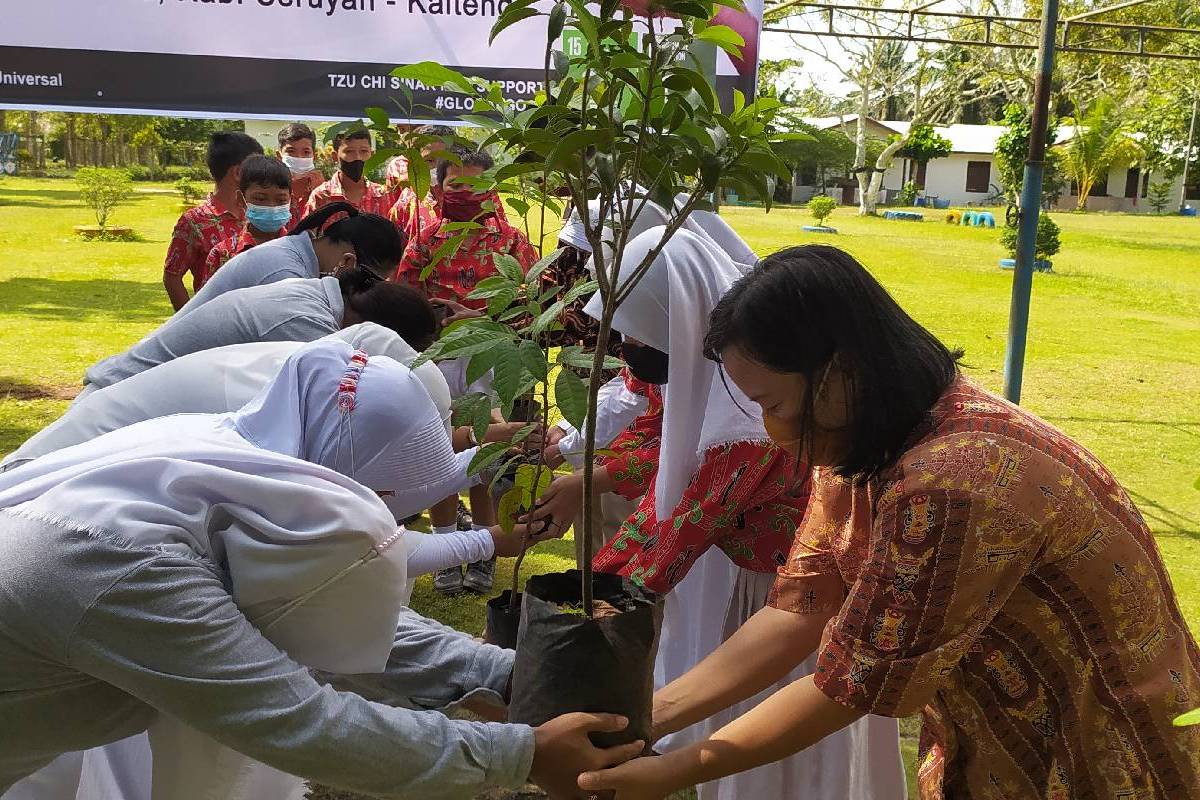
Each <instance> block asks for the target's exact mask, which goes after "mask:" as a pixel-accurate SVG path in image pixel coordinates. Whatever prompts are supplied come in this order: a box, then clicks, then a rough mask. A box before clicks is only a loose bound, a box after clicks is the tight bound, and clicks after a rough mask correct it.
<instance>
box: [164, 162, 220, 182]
mask: <svg viewBox="0 0 1200 800" xmlns="http://www.w3.org/2000/svg"><path fill="white" fill-rule="evenodd" d="M180 178H188V179H190V180H193V181H201V182H203V183H209V182H210V181H211V180H212V176H211V175H209V174H208V168H207V167H204V166H186V165H179V164H172V165H171V166H169V167H164V168H163V171H162V180H166V181H177V180H179V179H180Z"/></svg>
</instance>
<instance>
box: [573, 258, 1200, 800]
mask: <svg viewBox="0 0 1200 800" xmlns="http://www.w3.org/2000/svg"><path fill="white" fill-rule="evenodd" d="M705 349H706V352H707V353H708V354H709V355H710V357H711V358H714V359H719V361H720V363H721V364H722V365H723V369H724V371H725V373H726V374H727V375H728V377H729V378H730V380H731V381H732V382H733V383H734V384H735V385H736V386H737V387H738V388H739V390H740V391H741V392H743V393H744V394H745V395H748V396H749V397H750V398H752V399H753V401H754V402H755V404H756V405H757V406H758V407H760V408H761V409H762V413H763V415H764V418H765V419H766V420H768V421H769V422H770V425H771V429H772V431H773V433H772V435H773V436H774V437H775V438H776V439H777V440H778V442H779V445H780V447H782V448H786V449H789V450H792V451H794V452H798V453H801V454H803V455H804V456H805V457H807V458H808V459H810V460H811V461H812V463H813V464H814V465H815V472H814V479H813V484H814V485H813V500H812V504H811V507H810V509H809V512H808V515H807V516H806V518H805V520H804V523H803V525H802V526H801V528H800V530H799V531H798V532H797V536H796V541H795V545H794V547H793V549H792V552H791V554H790V555H789V557H788V561H787V563H786V565H785V566H784V568H783V569H781V570H780V574H779V579H778V581H777V583H776V585H775V588H774V591H773V593H772V596H771V600H770V604H769V607H767V608H764V609H763V610H762V611H760V612H759V613H758V614H757V615H756V616H755V617H754V618H753V619H752V620H751V621H750V622H749V623H747V624H746V625H745V626H744V627H743V628H742V629H741V630H740V631H738V633H737V634H736V635H735V636H734V637H733V638H731V639H730V640H729V641H728V642H726V644H725V645H724V646H723V647H722V648H721V649H720V650H718V651H717V652H716V653H714V654H713V655H712V656H711V657H710V658H708V659H706V660H705V661H704V662H703V663H702V664H700V665H699V666H698V667H697V668H696V669H694V670H692V671H691V672H689V673H688V674H687V675H685V676H684V677H683V678H681V679H680V680H678V681H676V682H675V683H674V684H672V685H671V686H668V687H667V688H666V689H664V690H662V691H660V692H659V693H658V694H657V695H656V697H655V711H654V717H655V725H656V727H657V728H659V729H661V730H664V731H670V730H675V729H677V728H679V727H682V726H685V725H688V724H690V723H691V722H694V721H695V720H697V719H703V718H704V717H707V716H709V715H710V714H712V713H713V712H715V711H717V710H718V709H721V708H725V707H727V706H729V705H730V704H732V703H736V702H738V701H739V700H741V699H742V698H743V697H745V696H746V695H747V694H749V693H752V692H755V691H758V690H759V689H761V688H762V687H764V686H767V685H769V684H770V683H772V682H773V681H774V680H775V679H776V676H778V675H779V674H781V673H782V672H783V671H784V670H786V669H787V668H788V667H789V666H790V665H791V664H793V663H795V662H796V661H798V660H800V659H802V658H805V657H807V656H808V655H809V654H810V653H813V652H814V651H816V652H817V663H818V665H819V668H818V669H817V671H816V672H815V673H814V674H813V675H811V676H809V677H806V678H804V679H803V680H801V681H797V682H796V683H793V684H792V685H790V686H788V687H787V688H785V689H782V690H780V691H778V692H776V693H775V694H774V695H773V696H772V697H771V698H770V699H768V700H766V701H764V702H763V703H761V704H759V705H758V706H757V707H756V708H755V709H753V710H752V711H750V712H749V713H746V714H745V715H743V716H741V717H740V718H738V719H736V720H734V721H733V722H732V723H730V724H728V725H726V726H725V727H723V728H722V729H720V730H718V731H716V732H715V733H714V734H713V735H712V736H711V737H710V738H709V739H708V740H707V741H705V742H700V743H698V744H696V745H694V746H691V747H687V748H684V749H682V750H680V751H677V752H675V753H671V754H669V755H667V756H665V757H664V758H662V759H646V760H640V761H639V762H638V763H637V764H636V765H635V766H633V767H632V768H630V769H620V770H612V771H609V772H605V773H600V774H597V775H592V776H585V777H584V778H583V779H581V785H583V786H586V787H587V788H588V789H589V790H591V791H596V790H599V789H600V788H608V789H616V790H617V791H616V798H617V800H651V799H652V798H653V799H654V800H657V799H658V798H662V797H664V796H665V795H666V794H668V793H669V792H670V791H671V789H672V787H676V786H679V787H682V786H690V785H692V784H693V783H695V782H697V781H704V780H712V779H714V778H718V777H720V776H723V775H728V774H731V773H735V772H739V771H742V770H746V769H752V768H754V767H757V766H758V765H760V764H764V763H768V762H771V761H774V760H775V759H778V758H783V757H786V756H788V755H789V754H791V753H794V752H797V751H799V750H802V749H804V748H806V747H811V746H813V745H814V744H816V743H818V742H820V741H821V740H822V739H823V738H824V737H828V736H836V735H840V734H838V733H836V732H837V731H839V730H841V729H842V728H844V727H845V726H846V725H848V724H851V723H852V722H853V721H854V720H856V719H859V718H860V717H861V716H862V715H863V714H867V713H875V714H886V715H889V716H895V717H902V716H909V715H911V714H915V713H917V712H921V713H922V715H923V717H924V728H923V731H922V736H921V749H922V758H921V768H920V773H919V778H918V780H919V782H920V796H921V797H922V798H925V800H939V799H940V798H952V797H954V798H965V797H970V798H984V797H1003V798H1017V797H1020V798H1039V799H1040V800H1051V799H1052V798H1068V797H1070V798H1085V797H1096V798H1099V797H1138V798H1154V799H1155V800H1167V798H1171V800H1175V799H1176V798H1196V797H1200V766H1198V764H1200V762H1198V761H1197V759H1196V753H1197V752H1198V751H1200V728H1175V727H1173V726H1172V724H1171V720H1172V718H1173V717H1174V716H1176V715H1177V714H1179V713H1181V712H1182V711H1185V710H1188V709H1190V708H1192V707H1194V706H1195V705H1196V698H1197V697H1198V696H1200V651H1198V650H1197V647H1196V643H1195V640H1194V639H1193V638H1192V635H1191V633H1190V632H1189V629H1188V626H1187V624H1186V623H1185V622H1184V620H1183V618H1182V616H1181V614H1180V611H1179V606H1178V603H1177V601H1176V598H1175V594H1174V592H1173V591H1172V589H1171V582H1170V579H1169V578H1168V576H1167V572H1166V569H1165V568H1164V566H1163V563H1162V559H1161V557H1160V555H1159V550H1158V547H1157V545H1156V544H1155V541H1154V537H1153V535H1152V534H1151V533H1150V531H1149V530H1148V529H1147V527H1146V524H1145V521H1144V520H1143V519H1142V516H1141V514H1140V513H1138V510H1137V507H1136V506H1135V505H1134V504H1133V502H1132V501H1131V500H1130V498H1129V495H1128V494H1127V493H1126V492H1125V490H1124V489H1122V488H1121V486H1120V485H1119V484H1118V483H1117V481H1116V479H1114V478H1113V476H1112V474H1111V473H1109V471H1108V470H1107V469H1105V468H1104V466H1103V465H1101V464H1100V463H1099V462H1098V461H1097V460H1096V458H1095V457H1094V456H1093V455H1092V454H1091V453H1089V452H1087V451H1086V450H1085V449H1084V448H1083V447H1081V446H1080V445H1079V444H1077V443H1076V442H1074V441H1072V440H1071V439H1069V438H1067V437H1066V436H1065V435H1064V434H1063V433H1061V432H1060V431H1058V430H1056V429H1054V428H1052V427H1051V426H1050V425H1048V424H1046V423H1045V422H1043V421H1042V420H1040V419H1038V418H1036V417H1035V416H1033V415H1032V414H1030V413H1029V412H1027V411H1024V410H1022V409H1021V408H1019V407H1017V406H1014V405H1012V404H1010V403H1008V402H1006V401H1005V400H1003V399H1001V398H1000V397H997V396H996V395H994V394H992V393H991V392H988V391H986V390H984V389H982V388H981V387H979V386H978V385H976V384H975V383H974V382H973V381H971V380H969V379H968V378H966V377H964V376H963V375H962V374H961V373H960V371H959V368H958V365H957V360H958V355H957V354H956V353H953V352H951V351H950V350H948V349H947V348H946V347H945V346H944V345H943V344H942V343H941V342H939V341H938V340H937V339H936V338H935V337H934V336H933V335H932V334H931V333H929V331H927V330H926V329H924V328H923V327H921V326H920V325H919V324H917V323H916V322H915V321H914V320H913V319H912V318H911V317H909V316H908V314H906V313H905V312H904V311H903V310H902V309H901V308H900V307H899V306H898V305H897V304H896V302H895V300H893V299H892V298H891V297H890V296H889V295H888V293H887V292H886V291H885V290H884V289H883V287H881V286H880V285H879V284H878V283H877V282H876V280H875V279H874V278H873V277H872V276H871V274H870V273H869V272H867V270H866V269H864V268H863V267H862V265H860V264H859V263H858V262H856V261H855V260H854V259H853V258H851V257H850V256H849V255H847V254H846V253H843V252H841V251H839V250H837V249H836V248H833V247H828V246H816V245H810V246H806V247H794V248H790V249H787V250H783V251H781V252H779V253H776V254H775V255H773V256H770V257H768V258H767V259H765V260H764V262H763V264H762V266H761V267H760V268H759V269H757V270H755V272H753V273H752V274H751V275H749V276H748V277H747V278H745V279H744V280H742V281H741V282H739V283H738V284H737V285H735V286H734V288H733V289H731V290H730V291H729V293H728V294H727V295H726V296H725V297H724V298H723V299H722V301H721V302H720V303H719V304H718V306H717V307H716V309H714V311H713V314H712V321H711V327H710V329H709V332H708V338H707V342H706V348H705ZM652 761H653V762H654V763H651V762H652Z"/></svg>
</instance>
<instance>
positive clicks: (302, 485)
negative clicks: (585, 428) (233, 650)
mask: <svg viewBox="0 0 1200 800" xmlns="http://www.w3.org/2000/svg"><path fill="white" fill-rule="evenodd" d="M349 389H353V391H352V392H349ZM348 395H349V396H350V397H351V399H352V403H350V402H347V396H348ZM347 408H349V410H348V411H347V410H345V409H347ZM455 473H456V468H455V459H454V455H453V453H452V452H451V449H450V443H449V440H448V437H447V436H446V432H445V428H444V427H443V425H442V422H441V420H440V418H439V417H438V413H437V411H436V409H435V408H434V406H433V402H432V401H431V400H430V399H429V395H428V393H426V391H425V389H424V388H423V387H422V386H421V384H420V382H419V381H418V380H417V379H416V377H414V376H413V374H412V372H411V371H410V370H408V369H407V368H406V367H403V366H401V365H400V364H397V363H396V362H395V361H393V360H391V359H390V358H387V357H377V358H370V359H369V360H368V359H367V357H366V355H365V354H364V353H362V352H361V351H355V350H354V349H353V348H352V347H351V346H350V345H348V344H346V343H344V342H333V341H319V342H313V343H311V344H308V345H306V346H305V347H303V348H302V349H301V350H299V351H298V352H297V353H295V354H294V355H292V356H291V357H290V358H289V359H288V360H287V362H286V363H285V364H284V366H283V368H282V369H281V371H280V372H279V374H278V375H277V376H276V378H275V379H274V381H272V382H271V383H270V384H269V385H268V386H267V387H266V388H264V389H263V391H262V392H261V393H260V394H259V396H258V397H256V398H255V399H254V401H252V402H251V403H250V404H248V405H247V406H246V407H245V408H243V409H242V410H241V411H239V412H236V413H234V414H221V415H217V414H182V415H176V416H171V417H162V418H159V419H153V420H148V421H146V422H141V423H138V424H136V425H131V426H129V427H126V428H122V429H121V430H118V431H114V432H112V433H109V434H106V435H104V436H101V437H99V438H96V439H93V440H92V441H90V442H87V443H84V444H80V445H76V446H74V447H69V448H67V449H65V450H60V451H58V452H56V453H51V454H49V455H46V456H43V457H42V458H39V459H37V460H36V461H32V462H30V463H28V464H25V465H23V466H21V467H18V468H16V469H13V470H11V471H9V472H6V473H4V474H3V475H0V508H4V509H11V511H12V512H13V513H18V514H22V515H25V516H29V517H33V518H41V519H47V520H51V521H54V522H57V523H59V524H64V525H68V526H70V527H72V528H75V529H79V530H85V531H90V532H92V533H94V534H97V535H110V536H115V537H120V538H122V539H124V540H126V541H129V542H130V543H131V544H133V545H135V546H139V547H149V548H156V549H160V550H163V551H166V552H170V551H174V552H177V553H179V554H181V555H184V556H189V557H195V556H199V557H201V558H203V559H205V560H208V561H210V562H211V563H213V564H214V565H215V566H216V567H217V569H218V570H219V571H220V572H221V573H223V575H224V576H225V581H226V583H227V585H228V586H229V587H230V593H231V595H232V596H233V599H234V601H235V602H236V603H237V605H238V607H239V608H241V609H242V611H243V612H244V613H245V614H246V616H247V617H248V618H249V619H250V621H251V622H253V623H254V624H255V626H256V627H258V628H259V629H260V630H261V631H262V632H263V633H264V634H265V635H266V636H267V637H268V638H269V639H271V640H272V641H273V642H275V643H276V644H277V645H278V646H280V647H281V648H283V649H284V650H286V651H287V652H288V653H289V654H290V655H291V656H292V657H293V658H295V659H296V660H297V661H300V662H301V663H304V664H306V665H309V666H312V667H316V668H319V669H324V670H328V671H332V672H350V673H358V672H375V671H379V670H381V669H382V668H383V666H384V664H385V663H386V661H387V658H388V654H389V653H390V651H391V646H392V639H393V637H394V634H395V626H396V622H397V619H398V617H399V614H400V610H401V609H402V608H403V605H404V603H403V593H404V587H405V583H406V580H405V579H406V574H405V572H406V560H407V556H406V553H405V548H404V547H403V546H401V544H400V542H401V538H402V535H403V534H402V532H397V530H396V526H395V523H394V521H393V518H392V515H391V514H390V513H389V512H388V510H387V508H386V507H385V506H384V504H383V503H382V502H381V501H380V500H379V498H378V497H377V496H376V494H375V492H376V491H385V490H390V491H395V492H397V494H399V495H402V496H403V497H405V498H406V500H407V501H409V502H411V503H412V504H413V505H414V506H415V507H417V508H424V507H426V506H428V505H429V504H430V503H433V502H436V501H437V500H440V499H442V498H443V497H445V496H447V495H448V494H450V492H451V489H448V488H447V486H446V485H445V484H446V483H447V478H448V477H449V478H450V479H451V480H452V479H453V477H454V476H455Z"/></svg>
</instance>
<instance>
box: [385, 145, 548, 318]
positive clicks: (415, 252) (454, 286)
mask: <svg viewBox="0 0 1200 800" xmlns="http://www.w3.org/2000/svg"><path fill="white" fill-rule="evenodd" d="M452 152H453V153H454V154H455V155H456V156H457V157H458V159H459V160H460V161H461V162H462V165H461V166H459V165H458V164H453V163H451V162H450V161H442V162H441V163H440V164H438V167H437V181H436V182H435V184H434V188H433V195H434V199H435V201H436V202H437V206H438V212H439V214H440V216H441V219H440V220H438V221H437V222H435V223H434V224H433V225H432V226H431V227H429V228H427V229H424V230H422V231H421V235H420V236H418V237H414V238H413V239H412V240H411V241H409V243H408V247H407V248H406V249H405V251H404V258H403V259H401V261H400V268H399V269H398V270H397V271H396V279H397V280H398V281H400V282H402V283H409V284H413V285H417V286H421V287H422V288H423V289H424V290H425V291H426V292H427V293H428V295H429V297H431V298H435V299H439V300H452V301H454V302H457V303H461V304H463V305H465V306H467V307H468V308H473V309H476V310H482V309H484V308H486V307H487V301H486V300H471V299H467V295H468V294H470V293H471V290H472V289H474V288H475V286H476V284H478V283H479V282H480V281H481V280H483V279H484V278H487V277H489V276H491V275H495V274H496V265H495V263H494V262H493V261H492V256H493V255H494V254H496V253H505V254H507V255H510V256H512V257H513V258H515V259H516V260H517V261H518V262H520V264H521V268H522V270H528V269H529V268H530V267H531V266H533V264H534V263H535V262H536V261H537V258H538V256H537V252H536V251H535V250H534V249H533V246H532V245H531V244H530V243H529V239H528V238H526V236H525V234H524V233H522V232H521V231H519V230H517V229H516V228H514V227H513V226H511V225H509V224H508V222H507V220H505V219H504V217H503V216H501V215H500V214H498V213H497V211H496V210H497V209H499V207H500V198H499V196H498V195H497V194H496V193H495V192H482V193H480V192H476V191H475V190H474V189H472V188H470V187H469V186H466V185H464V184H463V182H462V181H463V179H470V178H476V177H478V176H480V175H482V174H483V173H484V172H485V171H486V170H489V169H491V168H492V157H491V156H489V155H488V154H487V153H485V152H483V151H481V150H468V149H466V148H462V147H455V148H452ZM471 221H475V222H477V223H479V224H480V227H479V229H478V230H473V231H470V232H469V233H468V234H467V235H466V237H465V238H464V240H463V241H462V242H461V243H460V244H459V247H458V249H457V250H455V252H454V253H453V254H451V255H449V256H447V257H445V258H444V259H442V260H441V262H440V263H438V264H437V265H436V266H435V267H434V268H433V269H432V271H431V272H430V273H429V275H428V276H427V277H426V278H425V280H421V272H422V270H424V269H425V268H426V267H427V266H429V264H430V261H431V260H432V257H433V254H434V253H436V252H437V250H438V248H439V247H440V246H441V245H442V244H443V243H444V242H446V241H447V240H448V239H450V238H452V237H455V236H458V235H460V233H461V232H459V231H453V230H451V231H446V230H444V229H443V228H444V225H445V223H447V222H471Z"/></svg>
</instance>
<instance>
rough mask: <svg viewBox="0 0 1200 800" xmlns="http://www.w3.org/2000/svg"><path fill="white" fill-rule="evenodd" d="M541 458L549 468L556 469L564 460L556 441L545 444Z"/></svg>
mask: <svg viewBox="0 0 1200 800" xmlns="http://www.w3.org/2000/svg"><path fill="white" fill-rule="evenodd" d="M542 458H543V459H545V461H546V466H547V467H549V468H550V469H558V468H559V467H560V466H562V464H563V462H564V461H566V459H565V458H563V454H562V451H561V450H559V449H558V442H555V443H554V444H551V445H547V446H546V449H545V450H544V451H542Z"/></svg>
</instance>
